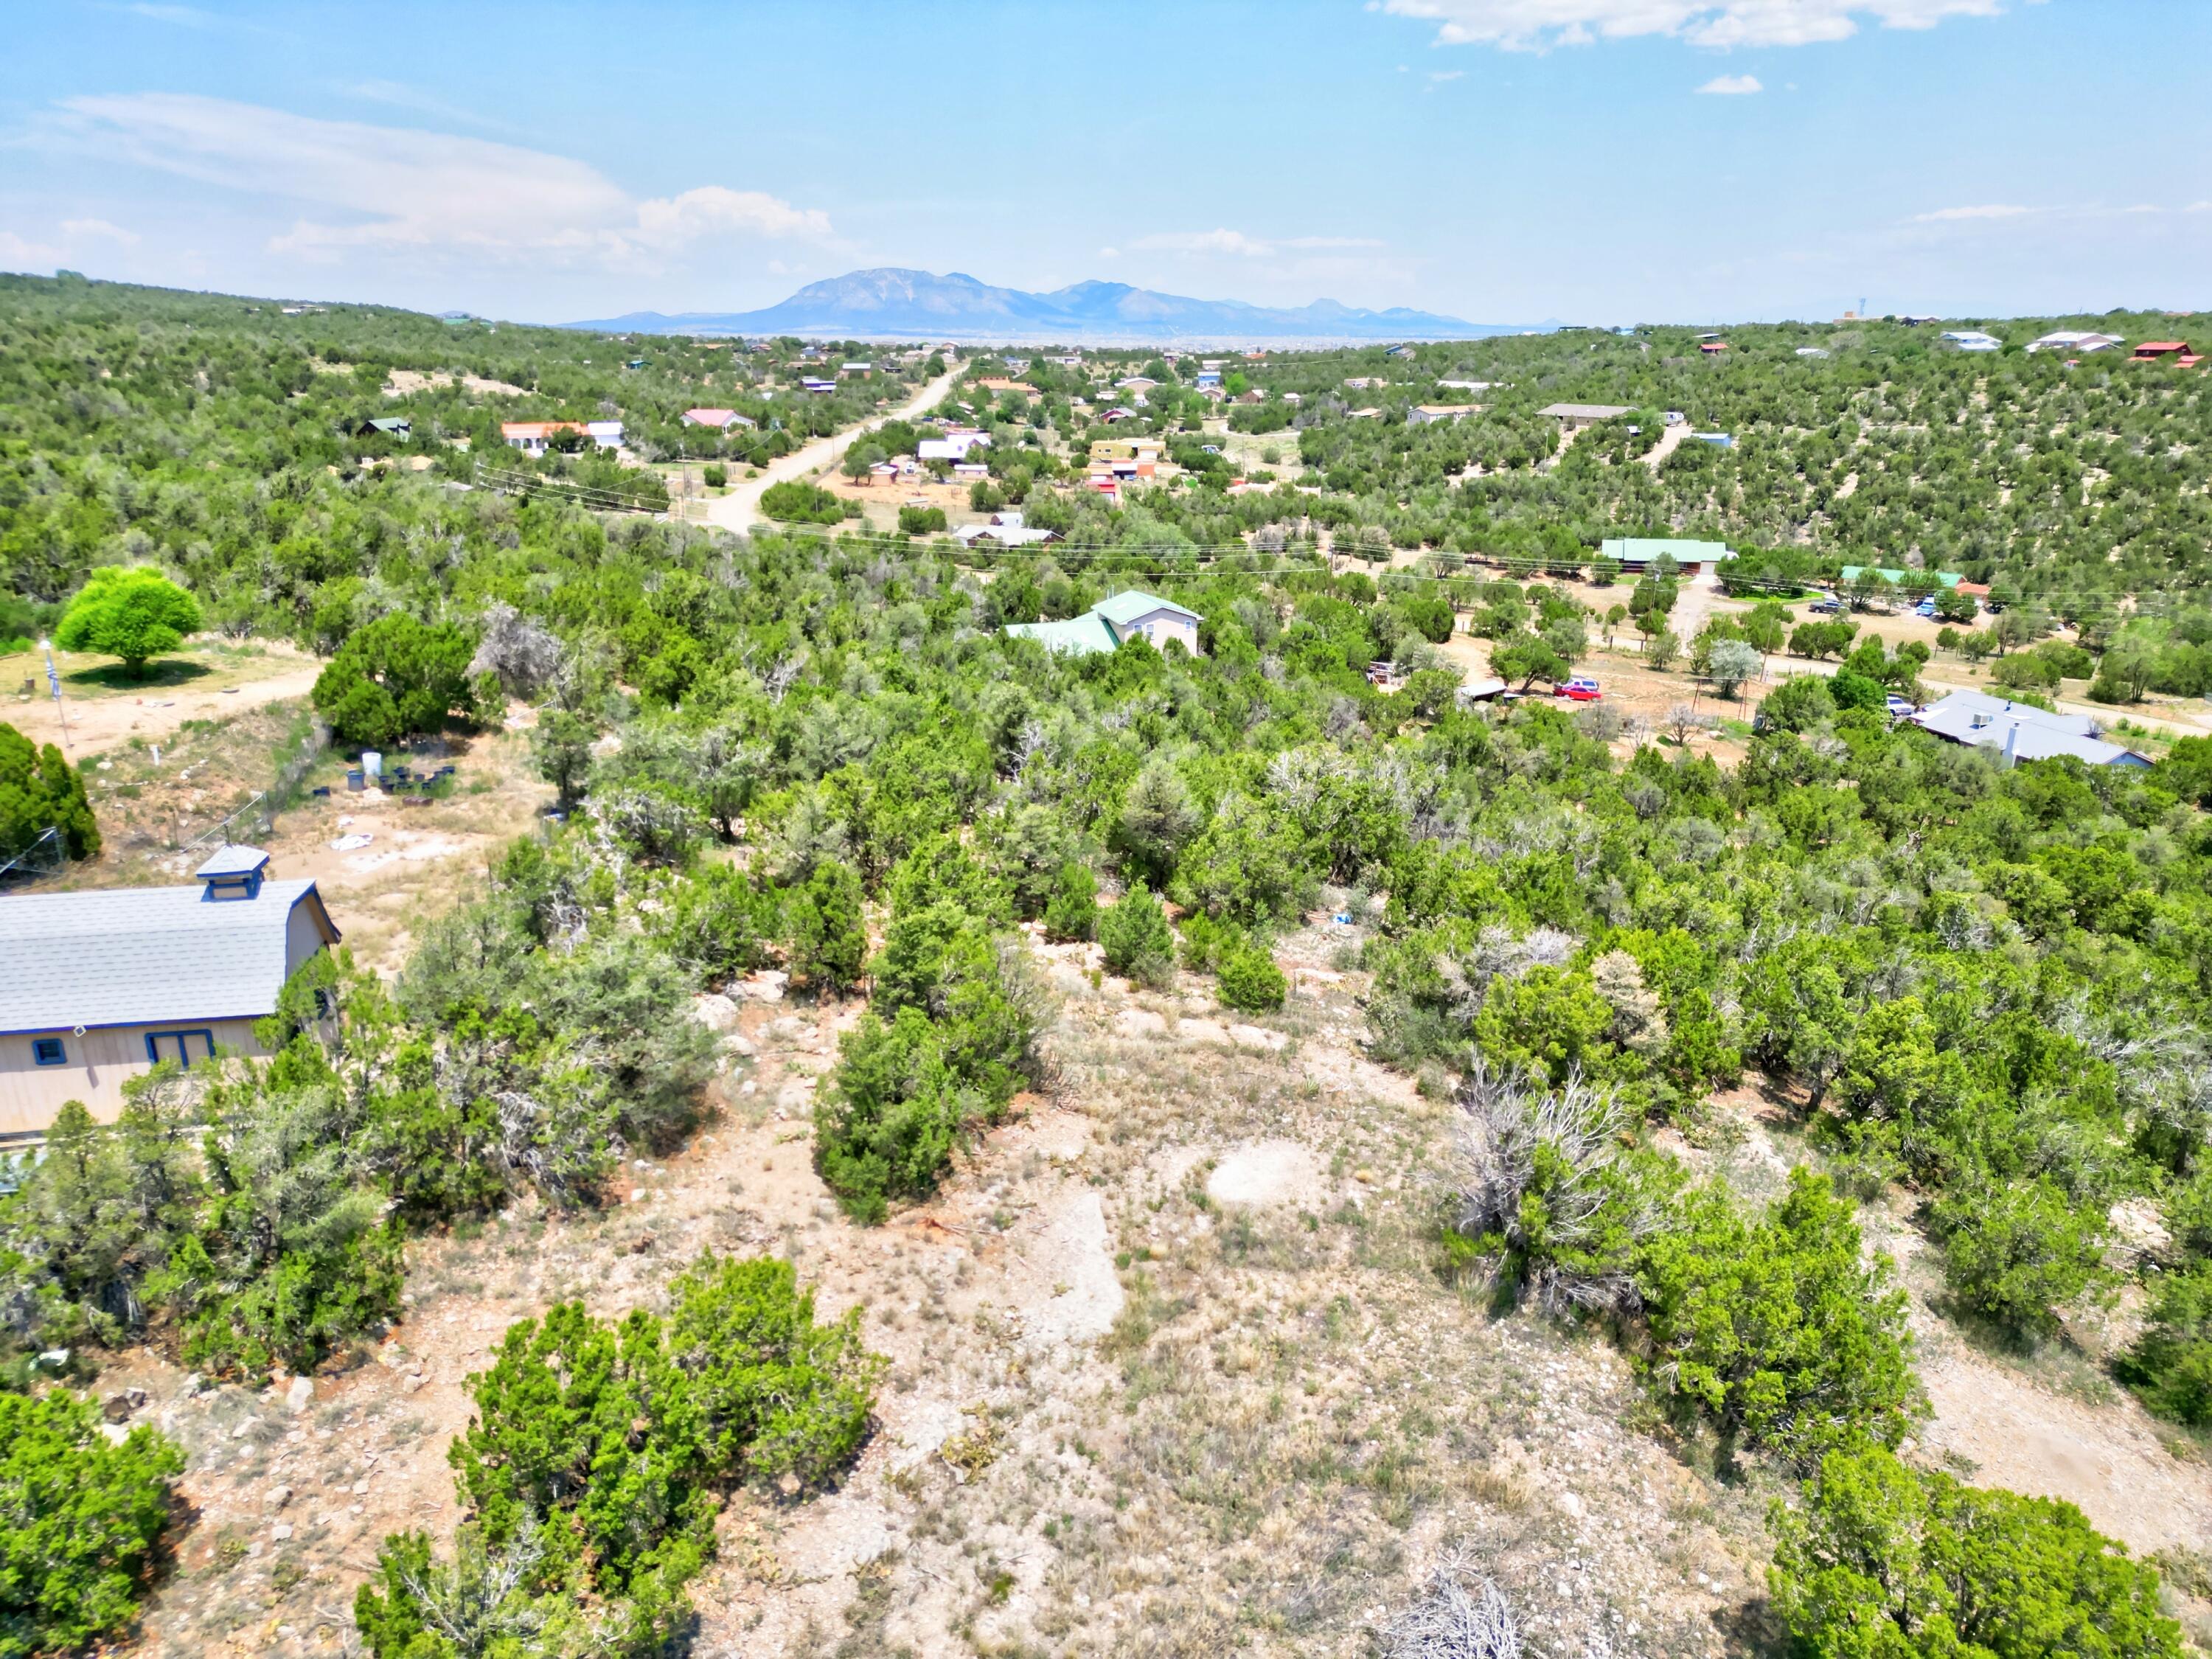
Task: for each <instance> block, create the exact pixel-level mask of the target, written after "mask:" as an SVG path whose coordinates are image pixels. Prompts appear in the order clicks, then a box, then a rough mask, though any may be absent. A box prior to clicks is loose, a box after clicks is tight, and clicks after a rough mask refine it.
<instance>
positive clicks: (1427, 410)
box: [1406, 404, 1482, 426]
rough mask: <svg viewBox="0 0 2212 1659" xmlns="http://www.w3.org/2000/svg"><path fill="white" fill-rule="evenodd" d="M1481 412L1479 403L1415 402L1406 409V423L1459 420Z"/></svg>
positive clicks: (1421, 423)
mask: <svg viewBox="0 0 2212 1659" xmlns="http://www.w3.org/2000/svg"><path fill="white" fill-rule="evenodd" d="M1481 413H1482V405H1481V404H1414V405H1413V407H1412V408H1411V409H1409V410H1407V411H1406V424H1407V426H1427V425H1429V424H1431V422H1436V421H1461V420H1465V419H1466V418H1467V417H1468V416H1470V415H1480V414H1481Z"/></svg>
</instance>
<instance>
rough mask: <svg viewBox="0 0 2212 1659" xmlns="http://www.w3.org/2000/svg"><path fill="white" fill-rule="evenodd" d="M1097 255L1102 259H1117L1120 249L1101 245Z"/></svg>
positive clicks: (1119, 256)
mask: <svg viewBox="0 0 2212 1659" xmlns="http://www.w3.org/2000/svg"><path fill="white" fill-rule="evenodd" d="M1098 257H1099V258H1102V259H1118V258H1121V249H1120V248H1118V247H1102V248H1100V249H1099V250H1098Z"/></svg>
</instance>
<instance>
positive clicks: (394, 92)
mask: <svg viewBox="0 0 2212 1659" xmlns="http://www.w3.org/2000/svg"><path fill="white" fill-rule="evenodd" d="M337 91H338V92H339V93H340V94H342V95H343V96H345V97H348V98H356V99H359V100H361V101H362V102H363V103H368V104H387V105H389V106H392V108H393V109H405V110H412V111H414V112H415V113H416V114H417V115H427V116H428V117H429V118H431V119H432V120H434V121H444V122H450V123H454V124H457V125H461V126H466V127H489V128H491V129H493V130H495V131H513V128H511V127H508V126H507V124H506V123H505V122H503V121H493V120H489V119H487V118H485V117H483V116H481V115H479V114H477V112H475V111H474V110H472V109H464V108H462V107H461V106H459V104H450V103H447V101H446V100H444V99H442V98H435V97H433V96H431V94H428V93H427V92H423V91H421V90H419V89H418V88H414V87H410V86H408V85H406V84H405V83H404V82H399V81H351V82H346V83H345V84H344V85H343V86H340V87H339V88H337Z"/></svg>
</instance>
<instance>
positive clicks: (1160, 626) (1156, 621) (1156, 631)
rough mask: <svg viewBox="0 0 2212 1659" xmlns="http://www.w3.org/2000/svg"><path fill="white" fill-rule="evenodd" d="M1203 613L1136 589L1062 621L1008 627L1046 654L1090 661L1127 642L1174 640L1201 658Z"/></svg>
mask: <svg viewBox="0 0 2212 1659" xmlns="http://www.w3.org/2000/svg"><path fill="white" fill-rule="evenodd" d="M1198 624H1199V615H1198V612H1196V611H1192V610H1190V609H1188V607H1186V606H1183V605H1177V604H1176V602H1175V601H1174V600H1173V599H1162V598H1160V597H1159V595H1158V594H1157V593H1146V592H1142V591H1141V590H1139V589H1135V588H1132V589H1130V590H1129V591H1128V592H1125V593H1116V594H1115V595H1114V596H1113V598H1111V599H1101V600H1099V601H1098V603H1097V604H1096V605H1092V606H1091V609H1090V610H1088V611H1085V612H1084V613H1083V614H1082V615H1081V616H1079V617H1068V618H1066V620H1065V621H1062V622H1041V623H1007V624H1006V632H1007V633H1008V634H1009V635H1012V637H1014V638H1016V639H1024V640H1035V641H1037V643H1039V644H1040V645H1042V646H1043V647H1044V648H1045V649H1046V650H1048V651H1051V652H1054V653H1060V652H1067V653H1073V654H1074V655H1076V656H1082V657H1087V656H1090V655H1091V654H1092V653H1095V652H1100V651H1114V650H1118V649H1119V648H1120V647H1121V643H1122V641H1125V640H1132V639H1139V638H1142V639H1146V640H1149V641H1152V644H1153V645H1154V646H1155V647H1160V646H1164V645H1165V644H1167V642H1168V641H1170V640H1173V641H1175V642H1176V644H1178V645H1180V646H1182V648H1183V649H1184V650H1186V651H1188V652H1189V653H1190V654H1191V655H1193V656H1196V655H1198Z"/></svg>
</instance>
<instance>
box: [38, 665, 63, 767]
mask: <svg viewBox="0 0 2212 1659" xmlns="http://www.w3.org/2000/svg"><path fill="white" fill-rule="evenodd" d="M39 649H40V650H41V651H43V652H45V653H46V685H47V687H48V689H50V690H52V692H53V694H54V718H55V719H56V720H59V721H60V722H61V726H62V755H63V757H64V759H66V758H67V757H68V755H69V711H68V710H67V709H66V708H64V707H63V706H62V677H61V676H60V675H59V674H57V673H56V672H54V647H53V646H52V642H50V641H46V640H40V641H39Z"/></svg>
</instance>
